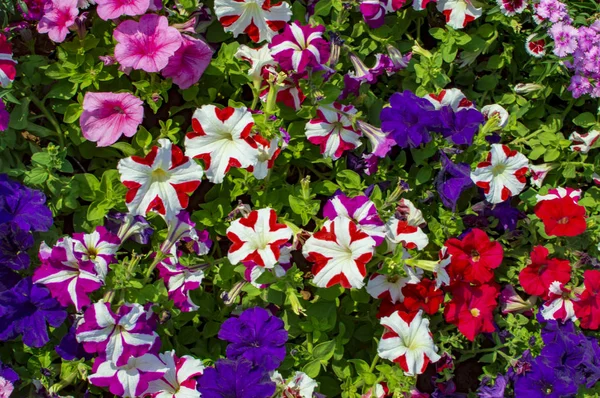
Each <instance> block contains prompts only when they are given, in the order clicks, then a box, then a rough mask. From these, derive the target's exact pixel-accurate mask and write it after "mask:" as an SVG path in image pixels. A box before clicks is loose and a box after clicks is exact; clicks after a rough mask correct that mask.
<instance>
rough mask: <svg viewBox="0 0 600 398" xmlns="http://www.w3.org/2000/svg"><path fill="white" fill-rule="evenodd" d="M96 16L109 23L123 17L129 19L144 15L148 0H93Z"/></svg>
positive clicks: (148, 3)
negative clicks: (128, 17)
mask: <svg viewBox="0 0 600 398" xmlns="http://www.w3.org/2000/svg"><path fill="white" fill-rule="evenodd" d="M95 1H96V4H98V7H96V11H97V12H98V16H99V17H100V18H101V19H103V20H105V21H109V20H111V19H117V18H119V17H121V16H123V15H128V16H130V17H133V16H136V15H144V14H145V13H146V11H147V10H148V7H149V6H150V0H95Z"/></svg>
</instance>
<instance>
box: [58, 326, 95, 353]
mask: <svg viewBox="0 0 600 398" xmlns="http://www.w3.org/2000/svg"><path fill="white" fill-rule="evenodd" d="M75 329H76V328H75V326H71V327H70V328H69V331H68V332H67V334H65V336H64V337H63V338H62V339H61V340H60V343H59V344H58V345H57V346H56V347H54V350H55V351H56V353H57V354H58V355H60V357H61V358H62V359H64V360H65V361H74V360H76V359H81V358H85V360H90V359H92V358H93V357H94V356H93V355H92V354H88V353H87V352H85V350H84V349H83V345H82V344H81V343H79V342H78V341H77V339H76V338H75Z"/></svg>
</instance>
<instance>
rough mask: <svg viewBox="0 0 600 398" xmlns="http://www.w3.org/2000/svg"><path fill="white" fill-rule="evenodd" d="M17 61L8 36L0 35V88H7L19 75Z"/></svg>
mask: <svg viewBox="0 0 600 398" xmlns="http://www.w3.org/2000/svg"><path fill="white" fill-rule="evenodd" d="M16 66H17V61H15V60H14V59H13V52H12V46H11V45H10V43H9V41H8V39H7V38H6V36H4V35H2V34H0V87H7V86H8V85H9V84H10V83H12V82H13V80H15V76H16V75H17V69H16Z"/></svg>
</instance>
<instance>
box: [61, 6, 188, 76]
mask: <svg viewBox="0 0 600 398" xmlns="http://www.w3.org/2000/svg"><path fill="white" fill-rule="evenodd" d="M55 1H56V0H55ZM113 37H114V38H115V40H116V41H117V42H118V43H117V45H116V46H115V58H116V59H117V61H119V63H120V64H121V66H124V67H131V68H133V69H141V70H144V71H146V72H160V71H161V70H163V68H164V67H165V66H167V64H168V63H169V58H170V57H172V56H173V55H174V54H175V51H177V49H179V47H181V42H182V39H181V34H180V33H179V31H178V30H177V29H175V28H172V27H170V26H169V20H168V19H167V17H163V16H159V15H155V14H146V15H144V16H142V17H141V18H140V21H139V22H136V21H132V20H127V21H124V22H121V24H120V25H119V26H117V28H116V29H115V31H114V33H113Z"/></svg>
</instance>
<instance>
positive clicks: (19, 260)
mask: <svg viewBox="0 0 600 398" xmlns="http://www.w3.org/2000/svg"><path fill="white" fill-rule="evenodd" d="M32 246H33V235H32V233H31V232H29V231H23V230H22V229H20V228H19V227H18V226H17V225H16V224H14V223H12V222H11V223H6V224H0V266H4V267H8V268H11V269H13V270H15V271H20V270H24V269H26V268H28V267H29V263H30V261H29V254H27V250H29V249H31V247H32Z"/></svg>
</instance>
